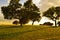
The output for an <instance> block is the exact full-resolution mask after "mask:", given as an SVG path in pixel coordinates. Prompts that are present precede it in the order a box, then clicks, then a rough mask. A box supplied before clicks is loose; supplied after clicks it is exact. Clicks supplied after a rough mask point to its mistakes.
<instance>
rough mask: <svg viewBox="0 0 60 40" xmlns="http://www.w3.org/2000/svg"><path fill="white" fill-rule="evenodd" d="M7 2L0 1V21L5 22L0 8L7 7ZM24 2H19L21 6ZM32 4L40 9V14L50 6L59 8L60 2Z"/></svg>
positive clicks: (39, 0) (35, 0) (43, 0)
mask: <svg viewBox="0 0 60 40" xmlns="http://www.w3.org/2000/svg"><path fill="white" fill-rule="evenodd" d="M9 1H10V0H0V21H2V20H5V19H4V16H3V14H2V12H1V6H7V5H8V4H9ZM24 2H26V0H20V3H21V4H23V3H24ZM33 3H35V4H36V5H37V7H38V8H40V12H41V13H42V12H44V11H46V10H47V9H48V8H50V7H52V6H60V0H33ZM45 19H46V18H45ZM43 21H44V20H43Z"/></svg>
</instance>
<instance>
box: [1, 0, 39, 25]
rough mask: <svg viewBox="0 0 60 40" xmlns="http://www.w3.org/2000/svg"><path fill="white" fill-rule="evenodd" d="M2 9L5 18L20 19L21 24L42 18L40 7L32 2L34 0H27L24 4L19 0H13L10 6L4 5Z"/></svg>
mask: <svg viewBox="0 0 60 40" xmlns="http://www.w3.org/2000/svg"><path fill="white" fill-rule="evenodd" d="M1 9H2V13H3V15H4V18H5V19H18V20H19V23H20V24H21V26H22V24H25V23H27V22H28V21H29V20H32V21H33V23H34V22H35V21H38V20H40V13H39V12H40V11H39V8H38V7H37V6H36V5H35V4H33V3H32V0H28V1H26V3H24V5H21V4H20V3H19V0H11V1H10V3H9V5H8V6H3V7H1ZM26 20H27V21H26ZM33 23H32V24H33Z"/></svg>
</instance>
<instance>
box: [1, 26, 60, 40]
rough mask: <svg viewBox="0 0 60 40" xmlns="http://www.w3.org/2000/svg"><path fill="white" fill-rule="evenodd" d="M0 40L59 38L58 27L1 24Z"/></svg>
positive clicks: (45, 39) (52, 39)
mask: <svg viewBox="0 0 60 40" xmlns="http://www.w3.org/2000/svg"><path fill="white" fill-rule="evenodd" d="M0 40H60V27H55V28H53V27H52V26H46V25H39V26H38V25H34V26H32V25H23V27H20V26H19V25H17V26H15V25H1V26H0Z"/></svg>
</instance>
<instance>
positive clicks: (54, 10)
mask: <svg viewBox="0 0 60 40" xmlns="http://www.w3.org/2000/svg"><path fill="white" fill-rule="evenodd" d="M59 13H60V7H51V8H49V9H48V10H47V11H45V12H44V13H43V16H45V17H48V18H50V19H51V20H53V21H55V27H56V26H57V24H56V20H57V19H59V16H60V14H59Z"/></svg>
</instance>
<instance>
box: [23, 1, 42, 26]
mask: <svg viewBox="0 0 60 40" xmlns="http://www.w3.org/2000/svg"><path fill="white" fill-rule="evenodd" d="M24 7H25V9H26V10H27V12H26V13H27V14H28V18H29V20H31V21H33V22H32V25H33V24H34V22H35V21H40V19H41V17H40V13H38V12H40V10H39V8H38V7H37V6H36V5H35V4H34V3H33V2H32V0H27V1H26V2H25V3H24Z"/></svg>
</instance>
